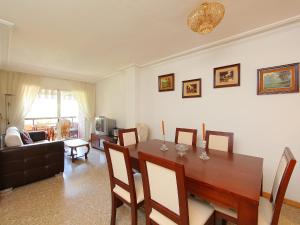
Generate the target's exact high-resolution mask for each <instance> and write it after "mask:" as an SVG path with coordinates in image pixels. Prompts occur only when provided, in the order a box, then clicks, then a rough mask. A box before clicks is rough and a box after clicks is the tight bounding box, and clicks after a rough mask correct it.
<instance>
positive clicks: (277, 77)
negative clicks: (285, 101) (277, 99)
mask: <svg viewBox="0 0 300 225" xmlns="http://www.w3.org/2000/svg"><path fill="white" fill-rule="evenodd" d="M295 92H299V63H294V64H287V65H282V66H275V67H268V68H262V69H258V70H257V94H258V95H266V94H284V93H295Z"/></svg>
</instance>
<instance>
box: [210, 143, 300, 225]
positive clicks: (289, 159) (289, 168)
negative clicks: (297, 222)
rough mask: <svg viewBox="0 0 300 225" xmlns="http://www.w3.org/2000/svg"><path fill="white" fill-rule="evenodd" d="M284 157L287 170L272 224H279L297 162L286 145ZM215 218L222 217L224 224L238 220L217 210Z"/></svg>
mask: <svg viewBox="0 0 300 225" xmlns="http://www.w3.org/2000/svg"><path fill="white" fill-rule="evenodd" d="M283 157H285V158H286V160H287V165H286V167H285V170H284V173H283V175H282V178H281V181H280V184H279V188H278V191H277V196H276V200H275V205H274V211H273V217H272V222H271V224H270V225H278V221H279V216H280V211H281V208H282V204H283V201H284V196H285V193H286V190H287V187H288V184H289V181H290V179H291V176H292V173H293V170H294V168H295V165H296V162H297V161H296V159H295V157H294V155H293V153H292V152H291V150H290V149H289V148H288V147H286V148H285V149H284V152H283ZM273 189H274V185H273V188H272V192H271V197H270V199H269V201H270V202H271V203H272V202H273V198H274V196H273ZM215 218H216V220H217V219H222V224H226V221H230V222H233V223H237V222H238V221H237V219H236V218H233V217H230V216H228V215H226V214H223V213H221V212H217V211H216V212H215Z"/></svg>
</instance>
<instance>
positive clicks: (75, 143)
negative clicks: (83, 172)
mask: <svg viewBox="0 0 300 225" xmlns="http://www.w3.org/2000/svg"><path fill="white" fill-rule="evenodd" d="M64 143H65V146H66V147H69V148H70V149H71V154H70V155H69V156H71V158H72V162H74V161H75V159H77V158H79V157H84V158H85V159H87V158H88V154H89V152H90V144H89V143H88V142H87V141H84V140H82V139H71V140H65V141H64ZM79 147H86V148H87V150H86V152H85V153H84V154H83V155H78V153H77V148H79Z"/></svg>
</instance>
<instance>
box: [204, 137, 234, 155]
mask: <svg viewBox="0 0 300 225" xmlns="http://www.w3.org/2000/svg"><path fill="white" fill-rule="evenodd" d="M228 142H229V138H228V137H227V136H221V135H213V134H211V135H209V142H208V148H209V149H215V150H219V151H225V152H227V151H228Z"/></svg>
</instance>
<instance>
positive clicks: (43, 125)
mask: <svg viewBox="0 0 300 225" xmlns="http://www.w3.org/2000/svg"><path fill="white" fill-rule="evenodd" d="M60 119H66V120H70V121H71V124H72V125H73V124H76V123H77V122H78V121H77V120H78V119H77V117H75V116H67V117H40V118H25V121H24V129H25V130H27V131H37V130H45V131H46V130H47V129H48V128H54V129H56V126H57V123H58V122H59V120H60Z"/></svg>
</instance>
